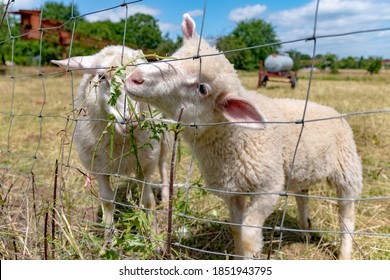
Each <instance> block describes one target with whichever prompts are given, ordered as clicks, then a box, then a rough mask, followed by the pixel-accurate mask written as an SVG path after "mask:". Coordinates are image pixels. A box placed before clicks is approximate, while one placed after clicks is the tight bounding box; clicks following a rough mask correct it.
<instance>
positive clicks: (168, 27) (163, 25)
mask: <svg viewBox="0 0 390 280" xmlns="http://www.w3.org/2000/svg"><path fill="white" fill-rule="evenodd" d="M158 26H159V28H160V30H161V32H162V34H163V35H165V33H176V32H177V31H178V30H180V25H176V24H172V23H168V22H158Z"/></svg>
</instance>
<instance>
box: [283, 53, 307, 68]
mask: <svg viewBox="0 0 390 280" xmlns="http://www.w3.org/2000/svg"><path fill="white" fill-rule="evenodd" d="M287 53H288V55H289V56H290V57H291V58H292V60H293V61H294V65H293V67H292V69H291V70H292V71H298V70H299V69H301V68H302V67H307V66H310V65H311V57H310V55H307V54H303V53H301V52H299V51H296V50H289V51H287ZM307 64H308V65H307Z"/></svg>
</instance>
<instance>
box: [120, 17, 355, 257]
mask: <svg viewBox="0 0 390 280" xmlns="http://www.w3.org/2000/svg"><path fill="white" fill-rule="evenodd" d="M182 31H183V38H184V44H183V46H182V47H181V48H180V49H179V50H177V51H176V53H174V54H173V55H172V56H173V57H175V58H178V59H180V60H178V61H175V60H166V61H164V62H159V63H151V64H148V65H140V66H138V67H137V68H136V70H134V71H133V72H132V73H131V74H130V75H129V76H128V77H127V78H126V85H125V88H126V92H127V94H129V95H130V96H131V98H134V99H135V100H139V101H145V102H149V103H150V104H151V105H154V106H156V107H157V108H158V109H160V110H161V111H162V112H163V113H164V114H166V116H168V117H170V118H172V119H177V118H178V115H179V112H180V110H181V109H182V108H184V110H183V116H182V122H183V123H194V125H193V127H196V129H193V128H190V127H187V128H186V129H185V130H184V131H183V137H184V138H185V140H186V141H187V142H189V143H191V144H192V143H194V144H193V145H191V147H193V153H194V155H195V157H196V159H197V160H198V162H199V166H200V170H201V173H202V174H203V176H204V180H205V183H206V185H207V187H208V188H212V189H215V190H216V193H217V194H218V195H220V196H221V197H222V198H223V199H224V201H225V202H226V205H227V207H228V209H229V213H230V220H231V223H232V232H233V237H234V242H235V253H236V254H237V255H238V256H242V257H244V258H254V257H255V258H257V257H260V253H261V250H262V247H263V241H262V239H263V238H262V228H261V227H262V226H263V224H264V221H265V219H266V218H267V217H268V216H269V215H270V214H271V213H272V212H273V210H274V208H275V206H276V204H277V201H278V198H279V195H278V194H272V193H282V192H284V191H285V187H286V185H287V187H288V192H290V193H292V192H293V193H296V194H303V195H304V194H307V193H308V189H309V186H310V185H313V184H314V183H316V182H319V181H325V180H326V181H328V182H329V183H330V184H332V185H333V186H335V187H336V189H337V194H338V197H340V198H343V199H345V200H340V201H339V216H340V228H341V231H342V234H341V248H340V253H339V258H340V259H349V258H350V257H351V252H352V235H351V234H350V233H351V232H353V231H354V224H355V215H354V201H353V199H355V198H357V197H358V196H359V194H360V192H361V189H362V168H361V164H360V159H359V157H358V155H357V152H356V145H355V142H354V140H353V135H352V131H351V128H350V126H349V125H348V123H347V122H346V120H345V119H342V118H340V119H332V120H327V121H317V122H306V123H305V125H304V130H303V134H302V138H301V141H300V145H299V148H298V150H297V156H296V159H295V162H294V166H293V170H291V166H292V159H293V154H294V150H295V147H296V143H297V140H298V136H299V132H300V128H301V124H295V123H294V122H295V121H296V120H299V119H302V114H303V109H304V101H301V100H293V99H270V98H267V97H265V96H263V95H260V94H257V93H256V92H251V91H247V90H245V89H244V88H243V86H242V85H241V82H240V80H239V78H238V76H237V73H236V71H235V70H234V68H233V66H232V65H231V64H230V63H229V62H228V60H227V59H226V58H225V56H224V55H222V54H220V55H217V56H213V55H211V54H216V53H217V50H216V49H215V48H214V47H211V46H210V45H209V44H208V43H207V42H205V40H203V39H201V38H200V37H199V36H198V35H197V34H196V30H195V23H194V21H193V20H192V19H191V17H190V16H189V15H188V14H184V16H183V22H182ZM200 40H201V42H200V52H199V55H200V56H203V57H201V58H200V59H199V57H198V46H199V41H200ZM208 55H209V56H208ZM192 57H193V58H192ZM185 58H190V59H185ZM330 116H338V113H337V112H336V111H335V110H334V109H332V108H329V107H326V106H322V105H319V104H316V103H311V102H309V104H308V108H307V113H306V119H317V118H326V117H330ZM267 120H269V121H272V122H278V121H292V123H291V124H267ZM221 122H222V123H223V122H225V123H226V124H222V125H221V124H220V125H210V124H214V123H221ZM232 122H234V124H233V123H232ZM202 124H206V125H204V126H202ZM207 124H209V125H207ZM290 174H291V178H290V179H289V175H290ZM287 182H289V184H287ZM234 192H240V193H241V194H234ZM245 192H256V193H257V194H256V195H253V194H251V195H249V194H248V195H243V194H242V193H245ZM261 193H265V194H261ZM269 193H271V194H269ZM307 201H308V199H307V198H306V197H305V196H297V197H296V202H297V205H298V209H299V224H300V226H301V228H302V229H304V230H308V229H309V219H308V211H307Z"/></svg>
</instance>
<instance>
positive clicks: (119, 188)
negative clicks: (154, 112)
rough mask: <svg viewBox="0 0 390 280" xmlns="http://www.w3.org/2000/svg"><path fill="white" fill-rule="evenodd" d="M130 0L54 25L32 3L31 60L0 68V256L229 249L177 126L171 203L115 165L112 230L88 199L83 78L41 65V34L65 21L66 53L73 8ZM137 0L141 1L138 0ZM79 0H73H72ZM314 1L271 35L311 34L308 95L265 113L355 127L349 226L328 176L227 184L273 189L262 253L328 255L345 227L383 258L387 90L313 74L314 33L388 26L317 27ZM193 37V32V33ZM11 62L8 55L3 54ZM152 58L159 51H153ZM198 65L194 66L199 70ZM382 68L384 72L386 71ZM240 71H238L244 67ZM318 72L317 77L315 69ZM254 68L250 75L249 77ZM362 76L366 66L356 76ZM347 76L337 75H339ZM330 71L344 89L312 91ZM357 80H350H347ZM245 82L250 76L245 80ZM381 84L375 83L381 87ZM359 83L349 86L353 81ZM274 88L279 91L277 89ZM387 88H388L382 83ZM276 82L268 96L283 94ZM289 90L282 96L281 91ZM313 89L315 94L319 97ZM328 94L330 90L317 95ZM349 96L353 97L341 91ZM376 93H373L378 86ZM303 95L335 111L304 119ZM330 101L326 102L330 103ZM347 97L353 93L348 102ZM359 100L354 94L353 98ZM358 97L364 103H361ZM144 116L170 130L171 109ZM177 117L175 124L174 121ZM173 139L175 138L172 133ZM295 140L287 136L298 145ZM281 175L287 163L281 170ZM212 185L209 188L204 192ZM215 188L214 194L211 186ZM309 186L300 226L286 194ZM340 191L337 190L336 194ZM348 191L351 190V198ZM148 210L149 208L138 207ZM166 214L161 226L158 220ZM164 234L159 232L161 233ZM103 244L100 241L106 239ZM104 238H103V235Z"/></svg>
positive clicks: (304, 90) (219, 255)
mask: <svg viewBox="0 0 390 280" xmlns="http://www.w3.org/2000/svg"><path fill="white" fill-rule="evenodd" d="M137 2H140V1H130V2H126V1H124V2H123V3H122V4H120V5H117V6H114V7H107V9H104V10H99V11H94V12H91V13H87V14H84V15H80V16H73V15H72V16H71V17H70V18H69V21H68V22H66V23H62V24H61V25H58V26H51V27H43V25H42V14H43V13H44V11H41V17H40V28H39V29H38V30H31V31H29V32H28V33H36V32H38V34H39V36H38V38H39V39H38V40H39V44H40V52H41V53H40V56H39V57H38V62H37V66H34V67H17V66H16V65H14V64H13V63H12V64H11V66H10V67H9V68H8V69H7V71H6V73H5V75H4V76H1V77H0V83H1V84H2V86H1V87H2V90H1V96H2V102H1V103H2V104H1V106H0V117H1V119H2V120H1V124H0V125H1V129H0V130H1V137H0V138H1V139H0V154H1V159H0V161H1V163H0V164H1V165H0V195H1V197H0V199H1V201H0V202H1V216H2V222H1V230H0V232H1V237H0V238H1V248H0V254H1V255H2V258H4V259H98V258H104V259H117V258H120V259H138V258H141V259H150V258H164V254H163V252H164V251H165V250H166V246H167V240H168V238H170V239H169V241H168V243H169V244H168V247H169V248H170V249H171V250H172V253H171V254H172V255H173V256H174V257H175V258H176V259H226V258H233V257H236V255H235V253H234V244H233V241H232V237H231V232H230V227H231V226H237V225H236V224H234V223H231V222H229V214H228V210H227V209H226V207H225V205H224V203H223V201H222V200H220V199H219V198H218V195H230V194H232V193H229V192H226V191H220V190H219V191H218V190H215V189H211V188H210V187H209V186H205V185H204V183H203V179H202V176H201V174H200V172H199V170H198V167H197V164H196V160H195V158H194V157H193V155H192V153H191V151H190V150H191V145H196V142H194V143H192V144H190V145H185V144H182V143H181V141H180V137H179V140H178V141H179V142H180V145H179V148H178V150H177V152H176V149H173V150H172V149H171V155H172V160H171V159H170V160H169V163H171V164H172V166H174V168H173V169H172V172H173V173H172V174H171V178H170V179H171V181H170V183H171V184H173V186H174V194H173V205H172V209H170V208H168V207H167V206H166V205H163V204H161V205H158V206H157V207H156V209H145V207H144V206H143V205H142V199H141V198H140V196H141V195H142V189H143V187H142V186H143V185H144V184H145V183H147V184H148V185H151V186H153V188H154V191H155V193H156V195H158V193H159V192H160V190H161V188H162V184H161V182H160V181H159V180H160V179H159V178H158V177H157V176H155V177H153V178H152V181H151V182H144V181H143V180H142V179H140V178H138V177H137V176H135V175H134V174H133V175H132V174H128V175H127V176H124V175H120V174H118V172H114V173H106V174H104V175H110V176H111V179H110V182H111V186H112V188H113V190H114V193H115V199H114V201H109V202H112V203H113V204H114V205H115V209H116V210H117V211H116V213H117V216H116V219H117V222H116V223H115V224H113V225H111V227H109V229H110V230H111V231H110V234H111V240H110V241H111V242H109V244H105V242H107V238H106V237H105V234H106V233H107V228H105V227H104V226H103V225H102V223H100V221H101V214H99V213H98V212H99V211H98V209H99V207H100V203H101V202H102V201H104V199H102V198H100V195H99V191H98V187H97V183H96V182H95V181H94V180H92V181H91V178H94V177H95V176H97V175H99V174H96V173H94V172H90V171H89V170H87V169H86V168H85V167H83V166H82V165H81V163H80V161H79V159H78V155H77V152H76V150H75V144H74V139H73V137H74V128H75V126H76V125H77V122H78V121H80V120H79V119H78V116H79V114H80V113H81V114H82V112H80V111H77V109H76V108H75V107H74V101H75V99H76V98H77V97H76V95H77V87H78V84H79V83H80V80H81V79H82V75H81V74H82V73H81V71H77V70H73V71H72V70H68V71H67V70H58V69H55V68H51V67H48V66H45V65H43V63H42V61H41V57H42V55H43V54H44V52H45V39H46V38H50V36H49V37H48V36H46V35H47V34H50V32H51V31H52V30H53V29H54V30H56V29H60V28H62V27H63V26H64V25H67V26H70V27H71V35H72V36H71V38H70V44H69V46H68V47H67V49H66V55H67V57H71V56H72V55H73V53H74V51H73V50H74V49H73V48H74V47H73V46H74V43H75V42H77V40H81V39H80V38H76V37H77V36H75V30H76V28H77V23H78V20H79V19H81V18H85V17H86V16H88V15H91V14H98V13H100V12H102V11H108V10H112V9H124V10H125V15H126V16H125V17H126V18H128V14H129V13H128V12H129V10H131V9H132V5H133V4H134V3H137ZM144 2H147V1H146V0H145V1H144ZM75 4H77V1H75ZM316 4H317V6H316V9H315V11H313V18H314V19H313V32H312V34H311V35H310V36H308V37H306V38H296V39H295V40H290V41H284V42H280V44H281V45H292V46H294V44H295V43H298V42H299V43H302V42H306V43H307V44H312V66H311V69H310V71H309V72H307V73H306V74H305V76H304V78H303V79H302V81H300V83H301V84H302V85H300V91H301V92H300V93H294V94H297V95H299V94H300V98H303V99H305V100H306V103H305V104H306V105H305V108H304V110H303V111H302V118H301V119H299V120H296V121H274V120H272V119H271V120H269V121H268V123H269V124H271V125H297V126H300V128H301V133H302V131H303V128H304V126H305V124H307V123H311V122H325V121H329V120H332V119H340V118H346V119H348V120H349V121H350V122H351V125H352V127H353V130H354V132H355V138H357V139H358V140H357V145H358V150H359V153H360V154H361V156H362V162H363V167H364V190H363V193H362V196H361V197H360V198H357V199H353V200H354V201H356V204H357V210H356V216H357V222H356V230H355V231H354V232H351V233H345V232H340V230H339V228H338V219H339V217H338V216H337V214H336V213H337V211H336V208H337V202H338V201H340V200H343V199H342V198H339V197H338V196H337V195H336V193H335V191H334V190H332V189H328V188H326V185H325V184H317V186H316V187H313V188H312V189H311V192H310V193H309V194H307V195H306V194H295V193H292V192H289V186H288V182H287V183H286V191H284V192H275V193H264V192H243V193H234V194H235V195H245V196H248V197H251V196H256V195H257V196H258V195H265V196H275V195H276V196H279V197H280V202H279V203H278V206H277V207H276V209H275V211H274V213H273V214H272V215H271V216H270V217H269V218H268V219H267V222H266V224H265V225H264V227H263V232H264V243H265V245H264V250H263V251H264V252H263V253H264V256H263V257H264V258H272V259H274V258H281V259H289V258H292V259H311V258H315V259H329V258H330V259H332V258H335V257H336V256H337V253H336V251H337V248H338V245H337V244H338V242H337V240H338V236H339V234H340V233H341V234H350V235H351V236H352V237H353V243H354V254H353V258H355V259H388V258H390V232H389V218H388V214H387V213H388V211H389V210H390V209H389V208H390V192H389V187H388V184H389V178H388V176H390V173H389V172H390V161H389V152H388V150H389V149H388V148H389V143H390V137H389V136H390V135H389V133H388V125H389V124H390V115H389V113H390V108H389V102H388V101H389V100H388V97H387V99H386V97H385V98H384V100H383V101H382V102H378V103H375V104H374V105H369V104H368V103H367V104H363V106H357V105H359V103H360V102H368V101H367V100H370V101H372V100H373V99H376V98H377V97H376V95H375V94H376V93H377V92H374V93H370V92H367V93H364V94H366V95H369V96H368V97H367V96H366V97H365V98H366V99H364V101H359V100H358V98H359V97H361V95H356V96H346V95H345V91H344V90H343V89H341V90H340V88H337V87H338V85H336V82H337V79H336V81H333V80H332V78H329V79H328V80H327V79H326V78H325V79H324V81H325V82H329V83H321V82H320V81H321V77H322V76H321V75H322V74H321V73H320V74H318V73H316V72H315V71H314V59H315V56H316V47H317V44H318V42H321V40H323V39H327V38H338V37H342V38H346V39H348V36H350V35H354V36H359V35H361V34H367V33H379V32H389V31H390V26H388V27H386V26H385V27H381V28H375V29H367V30H352V31H351V32H347V33H340V34H325V35H317V32H316V30H317V29H316V28H317V27H316V26H317V17H318V14H320V13H321V9H319V7H320V5H321V1H320V0H318V1H317V2H316ZM199 5H201V6H203V20H202V24H201V27H200V29H198V31H199V33H200V35H202V34H203V30H205V29H207V26H208V24H212V23H211V20H209V19H210V18H211V17H212V16H213V15H209V14H208V13H207V1H200V3H199ZM11 10H12V1H8V3H7V4H6V6H5V11H4V14H3V17H2V28H7V29H8V30H9V37H8V38H7V39H6V40H4V41H2V42H0V43H1V44H2V45H3V46H7V47H6V48H5V49H6V50H7V51H8V52H9V53H10V54H11V57H12V59H13V57H14V45H15V41H17V40H22V39H23V37H24V36H27V35H28V34H27V33H24V34H20V35H16V34H13V33H12V32H11V27H10V21H9V18H10V17H12V14H10V11H11ZM126 32H131V30H128V28H127V25H126V20H125V21H124V26H123V33H124V36H123V43H122V45H123V46H125V45H126V40H125V34H126ZM266 46H269V44H267V45H259V46H250V47H247V48H240V49H231V50H225V51H223V52H220V53H215V54H208V55H206V56H207V57H210V56H221V55H224V54H228V53H233V52H241V51H244V50H248V49H257V48H263V47H266ZM199 47H200V44H199ZM206 56H202V55H200V54H199V48H198V53H197V54H195V55H191V56H190V57H188V58H182V60H197V61H199V64H200V68H199V69H200V71H202V66H201V65H202V58H203V57H206ZM11 62H13V61H11ZM154 63H161V62H159V61H156V62H154ZM200 74H201V73H200ZM386 74H388V73H387V72H386V73H385V75H386ZM243 75H244V74H243ZM316 78H318V79H316ZM256 79H257V76H254V77H252V81H253V83H254V84H255V83H256ZM366 80H367V78H366ZM345 81H346V82H347V83H344V82H345ZM332 82H334V83H335V84H334V85H333V87H334V88H336V91H338V90H339V91H341V92H342V93H343V94H342V95H341V94H338V93H337V92H336V94H334V95H332V97H328V96H326V95H325V97H324V96H323V95H321V91H322V90H328V91H329V89H332V85H331V83H332ZM339 82H340V83H342V85H341V86H344V87H349V86H351V84H350V83H349V82H350V81H349V80H348V79H345V80H342V79H340V81H339ZM355 82H357V80H355ZM386 82H388V80H386V77H383V75H382V76H380V77H379V78H377V79H375V78H373V80H367V81H363V82H358V84H359V86H361V87H364V88H365V89H368V90H369V91H371V90H370V89H371V88H372V89H373V91H377V90H378V88H377V83H383V84H386ZM249 87H251V85H250V86H249ZM384 88H385V86H383V87H381V88H379V91H382V92H381V94H382V95H386V89H384ZM278 90H279V88H277V87H276V88H271V89H264V91H265V94H268V95H271V96H272V95H273V94H275V91H278ZM357 90H358V89H357ZM281 92H282V93H281V95H282V96H283V94H285V92H283V90H281ZM387 93H388V91H387ZM278 94H279V93H276V94H275V97H281V96H279V95H278ZM340 95H341V96H340ZM288 97H290V96H288ZM321 98H322V99H321ZM328 98H333V99H334V100H333V101H329V100H327V99H328ZM350 99H354V100H352V101H351V100H350ZM378 99H379V97H378ZM309 100H315V101H318V102H320V103H321V101H323V102H326V103H327V104H333V106H335V107H336V108H337V109H338V110H339V111H340V112H342V113H341V114H339V115H335V116H330V117H329V116H324V117H322V118H319V119H307V118H306V115H305V112H306V106H308V104H309V103H308V102H309ZM332 102H333V103H332ZM350 102H352V103H354V102H356V103H358V104H357V105H355V106H352V107H348V106H347V105H348V104H349V103H350ZM360 105H361V104H360ZM364 105H367V106H364ZM88 121H90V122H91V123H104V124H105V125H108V124H110V123H112V122H113V121H112V120H109V119H88ZM146 121H154V122H156V123H164V124H167V126H168V127H170V128H171V131H169V132H167V133H170V134H173V133H174V131H176V132H177V134H178V135H179V136H180V130H177V129H178V127H176V126H177V123H178V122H177V120H169V119H164V118H158V119H156V118H151V119H146ZM230 125H235V124H234V123H231V122H229V123H227V122H224V123H195V122H193V123H184V122H180V126H181V127H185V128H186V129H194V130H196V129H197V128H199V127H203V126H211V127H214V126H230ZM175 127H176V130H175ZM178 144H179V143H178ZM299 145H300V140H299V139H298V141H297V143H296V150H298V149H299ZM290 175H291V174H290ZM212 194H214V195H212ZM215 195H217V196H215ZM296 197H304V198H308V199H309V201H310V207H311V216H312V222H313V223H314V224H313V225H312V228H311V229H310V230H303V229H299V226H298V222H297V221H296V220H297V218H296V217H295V216H296V215H297V214H296V213H297V212H296V209H295V208H296V206H295V205H294V201H293V199H294V198H296ZM344 200H345V199H344ZM350 200H352V199H350ZM143 210H152V212H153V213H154V215H148V214H147V213H148V211H143ZM152 216H155V217H157V224H158V228H159V230H158V233H152V232H153V231H154V229H153V227H152V225H151V224H152V223H153V222H152V218H151V217H152ZM169 219H170V222H169V225H170V226H168V220H169ZM304 233H309V234H311V235H312V239H311V240H310V241H309V240H306V239H304V238H302V237H301V235H302V234H304ZM167 236H168V237H167ZM104 244H105V245H104ZM104 246H106V247H105V249H104V250H102V247H104Z"/></svg>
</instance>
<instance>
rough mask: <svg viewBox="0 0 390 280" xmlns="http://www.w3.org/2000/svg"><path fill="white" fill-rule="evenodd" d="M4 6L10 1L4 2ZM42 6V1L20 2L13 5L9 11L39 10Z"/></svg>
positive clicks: (25, 0) (24, 0) (20, 0)
mask: <svg viewBox="0 0 390 280" xmlns="http://www.w3.org/2000/svg"><path fill="white" fill-rule="evenodd" d="M2 2H3V3H4V4H7V2H8V1H6V0H3V1H2ZM41 6H42V1H41V0H18V1H14V2H12V3H11V5H10V7H9V10H11V11H17V10H20V9H25V10H28V9H39V8H40V7H41Z"/></svg>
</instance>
